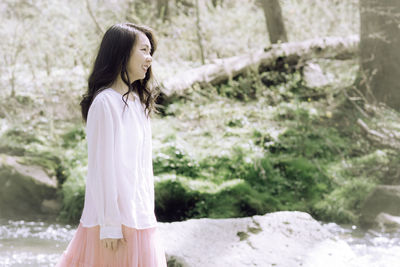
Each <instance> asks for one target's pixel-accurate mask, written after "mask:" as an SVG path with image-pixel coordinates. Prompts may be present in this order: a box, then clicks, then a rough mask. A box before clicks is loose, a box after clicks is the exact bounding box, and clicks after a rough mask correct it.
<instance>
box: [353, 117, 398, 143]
mask: <svg viewBox="0 0 400 267" xmlns="http://www.w3.org/2000/svg"><path fill="white" fill-rule="evenodd" d="M357 125H358V126H360V128H361V130H363V132H364V133H365V134H366V137H367V139H369V140H370V141H371V142H374V143H377V144H379V145H381V146H383V147H386V148H391V149H395V150H400V139H399V134H398V132H397V133H396V132H395V131H390V130H388V129H384V128H381V129H380V130H381V131H380V132H379V131H377V130H374V129H371V128H369V127H368V125H367V124H366V123H365V122H364V121H363V120H362V119H360V118H359V119H358V120H357Z"/></svg>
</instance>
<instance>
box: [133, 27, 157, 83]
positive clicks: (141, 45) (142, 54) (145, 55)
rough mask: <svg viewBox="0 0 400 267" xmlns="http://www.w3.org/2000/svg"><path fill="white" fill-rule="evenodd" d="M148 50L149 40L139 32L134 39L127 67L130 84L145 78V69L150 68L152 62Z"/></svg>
mask: <svg viewBox="0 0 400 267" xmlns="http://www.w3.org/2000/svg"><path fill="white" fill-rule="evenodd" d="M150 49H151V44H150V41H149V38H147V36H146V35H145V34H144V33H142V32H139V34H138V36H137V37H136V45H134V47H133V49H132V52H131V56H130V58H129V63H128V66H127V70H128V73H129V79H130V80H131V82H133V81H136V80H141V79H144V77H145V76H146V72H147V69H148V68H149V67H150V65H151V62H152V57H151V55H150Z"/></svg>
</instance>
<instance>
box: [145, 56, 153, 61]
mask: <svg viewBox="0 0 400 267" xmlns="http://www.w3.org/2000/svg"><path fill="white" fill-rule="evenodd" d="M146 61H147V62H149V63H151V62H152V61H153V58H152V57H151V55H148V56H147V58H146Z"/></svg>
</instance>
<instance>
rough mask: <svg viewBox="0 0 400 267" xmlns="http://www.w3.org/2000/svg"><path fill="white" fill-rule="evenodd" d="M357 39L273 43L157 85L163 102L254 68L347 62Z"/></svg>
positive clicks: (351, 55) (322, 39)
mask: <svg viewBox="0 0 400 267" xmlns="http://www.w3.org/2000/svg"><path fill="white" fill-rule="evenodd" d="M358 45H359V39H358V36H350V37H348V38H340V37H326V38H318V39H312V40H308V41H303V42H293V43H283V44H275V45H272V46H271V47H269V48H267V49H265V50H267V51H265V50H261V51H258V52H256V53H254V54H250V55H243V56H235V57H231V58H225V59H219V60H216V61H215V62H214V63H212V64H207V65H203V66H200V67H198V68H195V69H191V70H188V71H185V72H183V73H180V74H178V75H175V76H173V77H172V78H171V79H169V80H167V81H165V82H162V83H161V93H162V94H163V95H164V97H165V98H166V99H168V98H170V97H174V96H178V97H179V96H182V95H184V94H185V90H186V89H188V88H190V87H191V86H193V85H194V84H195V83H198V84H199V85H200V86H204V85H207V84H212V85H217V84H220V83H223V82H226V81H227V80H228V79H230V78H233V77H235V76H238V75H240V74H243V73H246V71H247V70H248V69H251V68H256V69H257V71H259V72H262V71H265V70H269V69H279V68H282V66H284V65H285V64H288V65H292V66H293V65H296V64H298V63H299V61H301V60H309V59H312V58H333V59H350V58H353V57H355V55H356V54H357V52H358Z"/></svg>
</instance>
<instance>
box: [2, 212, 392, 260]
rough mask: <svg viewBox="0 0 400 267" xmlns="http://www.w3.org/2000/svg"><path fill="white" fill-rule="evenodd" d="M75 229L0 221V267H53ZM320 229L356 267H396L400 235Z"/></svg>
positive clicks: (333, 226) (46, 223)
mask: <svg viewBox="0 0 400 267" xmlns="http://www.w3.org/2000/svg"><path fill="white" fill-rule="evenodd" d="M76 227H77V226H76V225H62V224H57V223H54V221H53V222H51V221H44V220H43V219H42V220H5V219H0V266H14V267H17V266H38V267H39V266H40V267H45V266H54V265H55V264H56V262H57V261H58V259H59V257H60V255H61V253H62V252H63V251H64V250H65V249H66V247H67V245H68V242H69V241H70V240H71V238H72V236H73V234H74V233H75V230H76ZM323 227H325V228H326V229H328V230H329V231H331V232H332V233H334V234H335V235H336V236H337V237H339V238H340V239H341V240H344V241H346V242H347V243H348V244H349V245H350V247H351V248H352V250H353V252H354V253H355V254H356V256H357V262H359V263H360V264H361V263H362V265H360V267H400V231H398V232H392V233H383V232H377V231H374V230H368V231H363V230H360V229H358V228H356V227H354V226H345V225H337V224H334V223H323ZM352 266H353V265H352ZM338 267H346V266H338Z"/></svg>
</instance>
